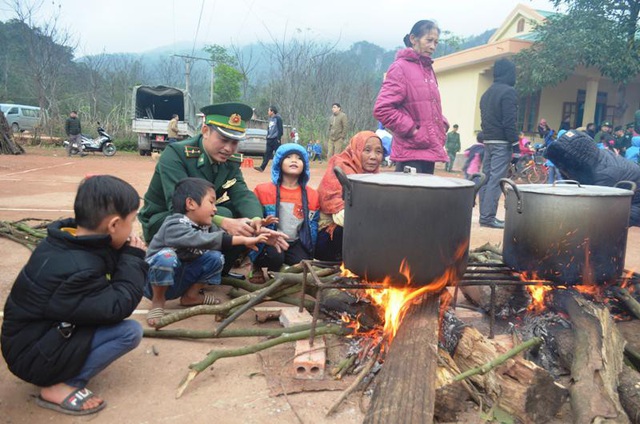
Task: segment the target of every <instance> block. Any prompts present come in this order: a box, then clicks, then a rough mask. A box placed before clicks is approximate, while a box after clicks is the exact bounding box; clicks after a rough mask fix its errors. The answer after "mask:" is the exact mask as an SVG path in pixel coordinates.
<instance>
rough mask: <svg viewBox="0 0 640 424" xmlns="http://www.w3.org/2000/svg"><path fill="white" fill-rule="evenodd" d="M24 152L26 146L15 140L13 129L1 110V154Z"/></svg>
mask: <svg viewBox="0 0 640 424" xmlns="http://www.w3.org/2000/svg"><path fill="white" fill-rule="evenodd" d="M22 153H24V148H23V147H22V146H21V145H19V144H18V143H16V142H15V141H14V140H13V131H12V130H11V127H10V126H9V123H8V122H7V118H5V116H4V112H0V154H2V155H19V154H22Z"/></svg>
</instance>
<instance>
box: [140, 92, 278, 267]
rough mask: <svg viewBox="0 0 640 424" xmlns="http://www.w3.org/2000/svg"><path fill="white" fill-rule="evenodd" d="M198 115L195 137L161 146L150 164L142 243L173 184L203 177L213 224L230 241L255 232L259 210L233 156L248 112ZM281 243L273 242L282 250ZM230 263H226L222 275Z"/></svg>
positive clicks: (234, 108) (236, 107)
mask: <svg viewBox="0 0 640 424" xmlns="http://www.w3.org/2000/svg"><path fill="white" fill-rule="evenodd" d="M200 110H201V112H202V113H204V114H205V120H204V123H203V125H202V129H201V134H200V135H198V136H197V137H193V138H189V139H187V140H183V141H179V142H175V143H171V144H169V145H167V147H166V148H165V150H164V151H163V152H162V155H161V156H160V159H159V160H158V163H157V164H156V169H155V171H154V173H153V177H152V178H151V183H150V184H149V188H148V189H147V192H146V194H145V195H144V206H143V207H142V209H141V210H140V213H139V219H140V222H141V223H142V230H143V233H144V239H145V241H146V242H147V243H149V242H150V241H151V239H152V238H153V236H154V235H155V233H156V232H157V231H158V229H159V228H160V226H161V225H162V222H163V221H164V219H165V218H166V217H167V216H169V215H170V214H171V211H170V209H171V196H172V195H173V191H174V188H175V185H176V184H177V183H178V181H180V180H181V179H183V178H186V177H196V178H203V179H205V180H207V181H211V182H212V183H213V184H214V186H215V187H216V199H217V200H216V207H217V209H218V212H217V215H216V216H215V217H214V218H213V223H214V224H216V225H217V226H219V227H221V228H222V229H223V230H225V231H226V232H227V233H229V234H231V235H234V236H252V235H254V234H255V233H256V232H257V231H259V230H260V229H261V219H262V205H260V202H259V201H258V199H257V198H256V196H255V195H254V194H253V192H252V191H251V190H249V188H248V187H247V184H246V183H245V181H244V178H243V176H242V172H241V171H240V157H239V156H236V155H235V153H236V150H237V148H238V142H239V141H240V140H242V139H243V138H244V137H245V130H246V122H247V121H248V120H249V119H250V118H251V116H252V115H253V110H252V109H251V108H250V107H249V106H247V105H244V104H241V103H222V104H217V105H211V106H206V107H203V108H202V109H200ZM283 241H284V240H277V241H276V242H277V243H278V244H279V245H280V247H283V248H286V246H285V245H286V242H284V243H283ZM238 254H239V252H238ZM226 256H237V255H226ZM233 259H234V258H233V257H227V258H226V261H225V262H226V263H225V269H226V270H227V271H228V270H229V269H230V267H231V265H232V263H233Z"/></svg>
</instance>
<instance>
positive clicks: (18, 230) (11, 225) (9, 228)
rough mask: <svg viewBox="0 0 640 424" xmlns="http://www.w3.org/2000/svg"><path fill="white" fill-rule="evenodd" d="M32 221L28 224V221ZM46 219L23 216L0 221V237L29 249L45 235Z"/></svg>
mask: <svg viewBox="0 0 640 424" xmlns="http://www.w3.org/2000/svg"><path fill="white" fill-rule="evenodd" d="M30 222H31V223H34V224H32V225H29V223H30ZM50 223H51V221H50V220H48V219H38V218H24V219H21V220H19V221H13V222H12V221H0V237H4V238H7V239H9V240H11V241H15V242H16V243H19V244H21V245H23V246H25V247H26V248H28V249H29V250H33V249H35V247H36V245H37V244H38V243H39V242H40V240H42V239H43V238H45V237H46V236H47V225H49V224H50Z"/></svg>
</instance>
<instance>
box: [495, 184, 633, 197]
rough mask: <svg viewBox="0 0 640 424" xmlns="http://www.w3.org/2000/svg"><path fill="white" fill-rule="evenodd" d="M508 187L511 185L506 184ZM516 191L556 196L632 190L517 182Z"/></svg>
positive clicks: (620, 193)
mask: <svg viewBox="0 0 640 424" xmlns="http://www.w3.org/2000/svg"><path fill="white" fill-rule="evenodd" d="M507 187H508V189H511V187H509V186H507ZM518 191H521V192H524V193H538V194H551V195H556V196H593V197H608V196H611V197H627V196H633V191H631V190H626V189H622V188H615V187H603V186H594V185H584V184H580V185H577V184H562V183H561V184H554V185H551V184H518Z"/></svg>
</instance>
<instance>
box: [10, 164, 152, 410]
mask: <svg viewBox="0 0 640 424" xmlns="http://www.w3.org/2000/svg"><path fill="white" fill-rule="evenodd" d="M139 205H140V197H139V195H138V193H137V192H136V191H135V189H134V188H133V187H131V185H129V184H128V183H126V182H124V181H122V180H121V179H119V178H116V177H112V176H109V175H99V176H94V177H89V178H88V179H86V180H85V181H83V183H82V184H81V185H80V187H79V188H78V194H77V195H76V199H75V203H74V211H75V220H73V219H64V220H61V221H57V222H54V223H53V224H51V225H50V226H49V228H48V230H47V237H46V238H45V239H44V240H43V241H42V242H41V243H40V244H39V245H38V247H37V248H36V249H35V250H34V252H33V254H32V255H31V257H30V258H29V261H28V262H27V264H26V265H25V267H24V268H23V269H22V271H20V274H18V277H17V278H16V281H15V283H14V285H13V287H12V288H11V292H10V294H9V297H8V298H7V303H6V304H5V307H4V320H3V322H2V338H1V343H2V355H3V356H4V358H5V360H6V362H7V366H8V367H9V370H11V372H12V373H14V374H15V375H16V376H18V377H19V378H21V379H23V380H25V381H27V382H29V383H32V384H35V385H37V386H41V387H42V388H41V390H40V396H39V397H38V398H36V403H37V404H38V405H39V406H42V407H44V408H49V409H53V410H55V411H58V412H62V413H65V414H70V415H86V414H91V413H95V412H98V411H99V410H101V409H102V408H104V406H105V405H106V403H104V401H103V400H102V399H100V398H98V397H97V396H95V395H93V393H91V391H90V390H89V389H87V388H86V384H87V382H88V381H89V380H90V379H91V378H92V377H93V376H95V375H96V374H98V373H99V372H101V371H102V370H103V369H104V368H106V367H107V366H108V365H109V364H110V363H111V362H113V361H115V360H116V359H117V358H118V357H120V356H122V355H124V354H125V353H127V352H128V351H130V350H131V349H133V348H135V347H136V346H137V345H138V344H139V343H140V340H141V339H142V327H141V326H140V324H139V323H138V322H136V321H133V320H125V318H127V317H128V316H129V315H131V313H132V312H133V311H134V309H135V308H136V306H137V305H138V303H139V302H140V299H141V298H142V291H143V289H144V284H145V279H146V273H147V269H148V266H147V263H146V262H145V261H144V249H145V246H144V242H143V241H142V240H141V239H140V238H139V237H138V236H136V235H135V234H133V233H132V226H133V223H134V222H135V219H136V214H137V210H138V207H139Z"/></svg>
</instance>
